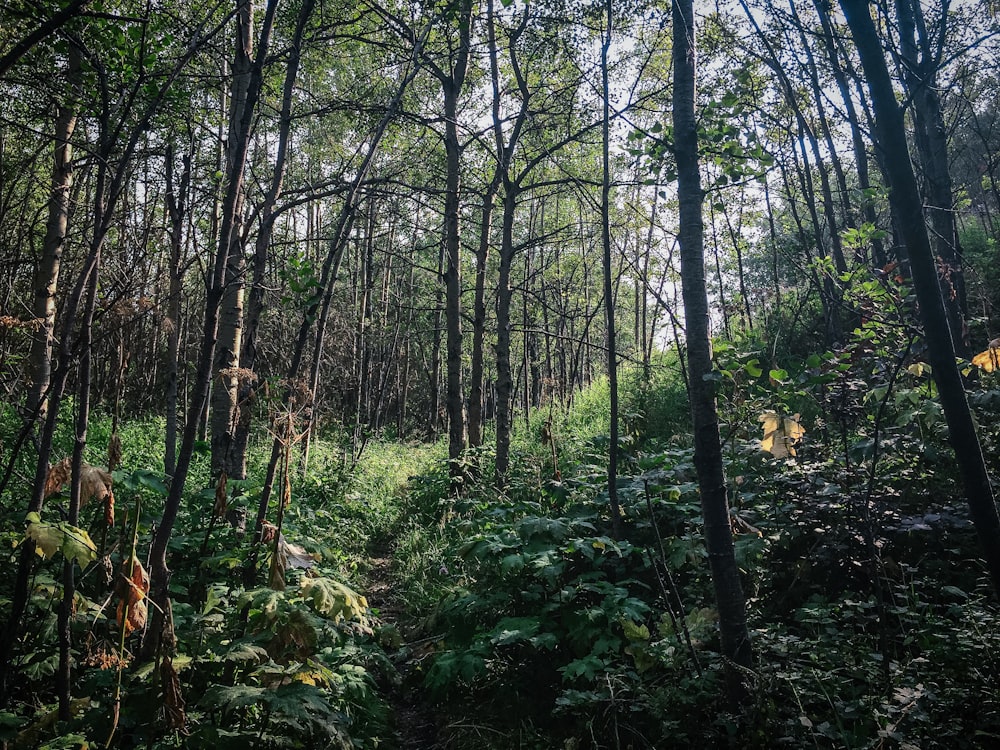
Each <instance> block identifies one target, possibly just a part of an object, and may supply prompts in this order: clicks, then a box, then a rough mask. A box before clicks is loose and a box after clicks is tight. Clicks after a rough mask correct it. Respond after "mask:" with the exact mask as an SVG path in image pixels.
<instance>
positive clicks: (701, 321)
mask: <svg viewBox="0 0 1000 750" xmlns="http://www.w3.org/2000/svg"><path fill="white" fill-rule="evenodd" d="M673 24H674V26H673V39H674V49H673V65H674V104H673V125H674V148H675V154H676V158H677V194H678V212H679V219H680V227H679V232H678V242H679V244H680V254H681V283H682V286H683V298H684V318H685V322H686V331H687V352H688V370H689V380H688V383H689V389H690V390H689V397H690V401H691V416H692V421H693V426H694V463H695V469H696V471H697V474H698V488H699V491H700V493H701V507H702V514H703V516H704V522H705V546H706V547H707V549H708V559H709V564H710V566H711V572H712V584H713V586H714V589H715V599H716V604H717V606H718V609H719V633H720V637H721V641H722V651H723V654H725V656H726V658H727V659H729V660H730V661H731V662H732V663H733V664H734V665H737V669H731V670H729V675H728V677H729V679H728V684H729V687H730V697H731V699H732V700H734V701H735V702H739V701H741V700H742V699H744V698H745V696H746V689H745V687H744V685H743V671H742V670H740V669H739V668H749V667H750V665H751V648H750V634H749V631H748V629H747V620H746V603H745V600H744V597H743V587H742V583H741V581H740V571H739V567H738V566H737V564H736V555H735V548H734V545H733V534H732V528H731V525H730V520H729V498H728V492H727V489H726V477H725V473H724V470H723V465H722V442H721V438H720V434H719V417H718V412H717V411H716V403H715V387H714V384H713V382H712V380H711V379H710V376H711V374H712V351H711V340H710V338H709V311H708V293H707V290H706V285H705V257H704V256H705V253H704V225H703V219H702V202H703V199H704V193H703V192H702V188H701V175H700V173H699V158H698V132H697V121H696V118H695V109H694V103H695V76H696V71H697V63H696V48H695V24H694V11H693V8H692V0H674V4H673Z"/></svg>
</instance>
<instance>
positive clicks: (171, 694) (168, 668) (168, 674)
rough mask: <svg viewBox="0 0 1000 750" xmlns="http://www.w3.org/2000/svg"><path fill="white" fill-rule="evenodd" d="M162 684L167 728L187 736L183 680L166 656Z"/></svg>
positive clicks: (162, 670)
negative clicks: (182, 688)
mask: <svg viewBox="0 0 1000 750" xmlns="http://www.w3.org/2000/svg"><path fill="white" fill-rule="evenodd" d="M160 682H161V684H162V685H163V715H164V718H165V719H166V722H167V727H168V728H169V729H172V730H174V731H176V732H180V733H181V734H187V716H185V714H184V696H183V695H182V694H181V680H180V677H179V676H178V675H177V670H176V669H174V664H173V662H172V661H171V660H170V657H167V656H164V657H163V661H162V662H160Z"/></svg>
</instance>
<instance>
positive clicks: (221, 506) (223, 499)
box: [212, 472, 229, 518]
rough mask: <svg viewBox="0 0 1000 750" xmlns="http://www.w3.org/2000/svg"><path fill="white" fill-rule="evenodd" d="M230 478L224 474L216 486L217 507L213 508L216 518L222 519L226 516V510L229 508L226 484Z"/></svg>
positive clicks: (213, 514)
mask: <svg viewBox="0 0 1000 750" xmlns="http://www.w3.org/2000/svg"><path fill="white" fill-rule="evenodd" d="M228 480H229V478H228V477H227V476H226V472H222V473H221V474H220V475H219V481H218V483H217V484H216V485H215V506H214V507H213V508H212V516H213V517H214V518H222V516H224V515H226V509H227V508H228V507H229V503H228V500H227V494H226V483H227V482H228Z"/></svg>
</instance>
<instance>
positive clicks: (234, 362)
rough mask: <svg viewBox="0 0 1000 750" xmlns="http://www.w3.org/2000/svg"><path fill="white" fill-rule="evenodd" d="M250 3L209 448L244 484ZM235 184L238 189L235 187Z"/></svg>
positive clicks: (233, 120) (239, 42)
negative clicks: (239, 434) (241, 434)
mask: <svg viewBox="0 0 1000 750" xmlns="http://www.w3.org/2000/svg"><path fill="white" fill-rule="evenodd" d="M253 17H254V8H253V0H239V6H238V13H237V15H236V30H237V31H236V50H235V56H234V58H233V66H232V71H233V77H232V90H231V93H230V99H229V118H228V122H229V135H228V137H227V139H226V144H227V149H226V166H225V175H226V180H227V183H228V189H229V190H232V186H233V185H234V184H235V185H236V193H235V204H234V206H233V208H232V209H231V212H232V217H231V218H229V217H226V218H225V219H224V221H225V220H228V221H231V222H232V226H231V231H230V242H231V245H230V247H229V249H228V251H227V257H228V263H227V265H226V276H225V281H224V284H223V293H222V306H221V310H220V312H219V330H218V336H217V341H216V344H215V361H214V363H213V365H212V398H211V415H210V419H211V444H212V475H213V476H214V477H218V476H219V475H221V474H223V473H225V474H227V475H228V476H230V477H232V478H234V479H244V478H245V474H246V465H245V464H243V465H242V466H238V465H235V464H236V462H235V461H234V451H233V441H234V436H235V432H236V424H237V422H238V421H239V409H238V406H237V399H238V397H239V382H240V379H239V376H238V374H237V368H239V367H240V349H241V348H242V339H243V303H244V295H245V289H246V280H245V273H246V259H245V257H244V248H243V238H242V234H243V233H242V226H241V225H242V222H243V204H244V201H245V190H244V187H243V179H242V175H243V173H244V171H245V169H246V163H245V162H246V158H247V144H246V143H244V142H243V139H244V138H249V132H247V133H245V134H244V133H241V127H242V124H243V121H244V119H246V117H252V115H253V112H252V111H248V107H249V108H251V109H252V108H253V107H254V106H255V105H256V102H252V101H251V99H250V87H251V85H252V81H251V78H252V76H253ZM241 136H242V137H241ZM236 183H238V184H236Z"/></svg>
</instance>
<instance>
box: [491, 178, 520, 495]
mask: <svg viewBox="0 0 1000 750" xmlns="http://www.w3.org/2000/svg"><path fill="white" fill-rule="evenodd" d="M508 183H509V181H508ZM516 207H517V190H516V186H514V185H513V184H510V183H509V184H507V185H505V192H504V200H503V223H502V226H501V230H500V264H499V275H498V278H497V321H496V322H497V347H496V354H497V385H496V392H497V405H496V430H497V434H496V448H497V454H496V482H497V485H498V486H501V487H502V486H503V485H505V484H506V482H507V473H508V471H509V470H510V432H511V427H512V424H513V416H512V415H513V398H514V373H513V367H512V364H511V358H510V346H511V322H510V311H511V301H512V299H513V294H514V292H513V289H512V288H511V283H510V277H511V266H512V265H513V263H514V212H515V210H516Z"/></svg>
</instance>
